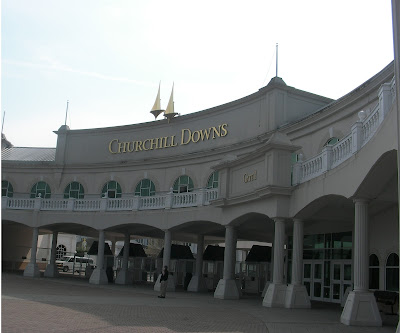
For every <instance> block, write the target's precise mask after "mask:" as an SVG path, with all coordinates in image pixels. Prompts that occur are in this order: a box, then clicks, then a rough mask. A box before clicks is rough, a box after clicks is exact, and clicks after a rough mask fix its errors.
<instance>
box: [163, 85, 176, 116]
mask: <svg viewBox="0 0 400 333" xmlns="http://www.w3.org/2000/svg"><path fill="white" fill-rule="evenodd" d="M176 115H177V113H175V111H174V84H172V92H171V96H170V98H169V102H168V106H167V108H166V109H165V111H164V117H165V118H167V119H168V122H170V120H171V119H172V118H174V117H175V116H176Z"/></svg>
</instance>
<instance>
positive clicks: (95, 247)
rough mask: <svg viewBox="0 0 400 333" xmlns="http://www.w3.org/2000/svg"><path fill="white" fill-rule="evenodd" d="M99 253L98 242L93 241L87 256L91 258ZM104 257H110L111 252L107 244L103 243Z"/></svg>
mask: <svg viewBox="0 0 400 333" xmlns="http://www.w3.org/2000/svg"><path fill="white" fill-rule="evenodd" d="M98 251H99V242H98V241H94V242H93V244H92V246H91V247H90V249H89V251H88V253H87V254H89V255H91V256H93V255H96V256H97V254H98ZM104 255H105V256H112V255H113V254H112V251H111V249H110V245H108V243H104Z"/></svg>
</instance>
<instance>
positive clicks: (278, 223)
mask: <svg viewBox="0 0 400 333" xmlns="http://www.w3.org/2000/svg"><path fill="white" fill-rule="evenodd" d="M274 221H275V237H274V272H273V278H272V283H270V285H269V286H268V289H267V292H266V293H265V296H264V300H263V306H266V307H284V306H285V299H286V284H284V283H283V269H284V251H285V248H284V246H285V220H284V219H283V218H275V219H274Z"/></svg>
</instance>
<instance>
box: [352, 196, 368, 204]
mask: <svg viewBox="0 0 400 333" xmlns="http://www.w3.org/2000/svg"><path fill="white" fill-rule="evenodd" d="M370 201H371V199H368V198H363V197H357V198H353V203H365V204H368V203H369V202H370Z"/></svg>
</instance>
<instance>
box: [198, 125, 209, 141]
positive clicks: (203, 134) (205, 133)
mask: <svg viewBox="0 0 400 333" xmlns="http://www.w3.org/2000/svg"><path fill="white" fill-rule="evenodd" d="M199 132H200V137H201V141H204V138H206V139H207V140H208V139H209V138H210V133H211V127H210V128H209V129H203V130H201V131H199Z"/></svg>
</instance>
